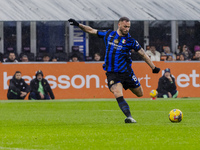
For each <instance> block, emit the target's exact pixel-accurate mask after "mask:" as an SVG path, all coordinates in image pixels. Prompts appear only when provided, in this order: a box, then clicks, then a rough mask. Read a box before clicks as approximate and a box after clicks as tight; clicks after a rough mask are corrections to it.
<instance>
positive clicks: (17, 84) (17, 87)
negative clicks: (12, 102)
mask: <svg viewBox="0 0 200 150" xmlns="http://www.w3.org/2000/svg"><path fill="white" fill-rule="evenodd" d="M29 92H30V87H29V85H28V84H27V83H26V82H25V81H24V79H22V75H21V72H20V71H16V72H15V74H14V76H13V78H12V79H11V80H10V84H9V89H8V93H7V97H8V99H24V98H25V97H26V95H27V94H28V93H29Z"/></svg>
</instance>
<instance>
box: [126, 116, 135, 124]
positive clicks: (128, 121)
mask: <svg viewBox="0 0 200 150" xmlns="http://www.w3.org/2000/svg"><path fill="white" fill-rule="evenodd" d="M124 121H125V123H136V122H137V121H136V120H135V119H133V118H132V117H127V118H126V119H125V120H124Z"/></svg>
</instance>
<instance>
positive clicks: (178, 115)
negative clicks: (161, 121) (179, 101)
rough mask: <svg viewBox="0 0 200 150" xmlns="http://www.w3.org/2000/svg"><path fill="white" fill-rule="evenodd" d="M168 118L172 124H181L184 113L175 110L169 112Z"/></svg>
mask: <svg viewBox="0 0 200 150" xmlns="http://www.w3.org/2000/svg"><path fill="white" fill-rule="evenodd" d="M168 117H169V120H170V121H171V122H181V120H182V119H183V113H182V112H181V111H180V110H179V109H173V110H171V111H170V112H169V116H168Z"/></svg>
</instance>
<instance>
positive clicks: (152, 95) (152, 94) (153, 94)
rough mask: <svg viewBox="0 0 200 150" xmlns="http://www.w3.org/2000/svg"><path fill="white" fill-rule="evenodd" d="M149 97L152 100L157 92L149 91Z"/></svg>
mask: <svg viewBox="0 0 200 150" xmlns="http://www.w3.org/2000/svg"><path fill="white" fill-rule="evenodd" d="M149 95H150V96H151V97H152V98H154V97H156V96H157V95H158V92H157V91H156V90H151V92H150V93H149Z"/></svg>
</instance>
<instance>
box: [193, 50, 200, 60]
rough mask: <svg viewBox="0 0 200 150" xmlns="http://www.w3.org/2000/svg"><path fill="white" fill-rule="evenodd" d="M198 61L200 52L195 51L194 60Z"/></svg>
mask: <svg viewBox="0 0 200 150" xmlns="http://www.w3.org/2000/svg"><path fill="white" fill-rule="evenodd" d="M193 60H196V61H200V51H195V55H194V59H193Z"/></svg>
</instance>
